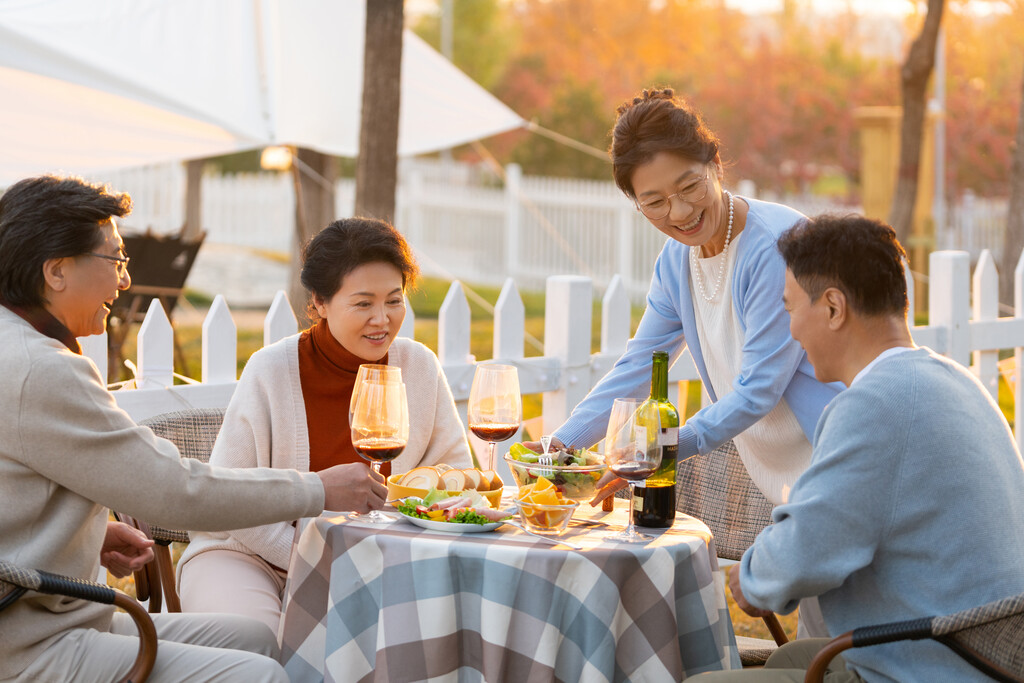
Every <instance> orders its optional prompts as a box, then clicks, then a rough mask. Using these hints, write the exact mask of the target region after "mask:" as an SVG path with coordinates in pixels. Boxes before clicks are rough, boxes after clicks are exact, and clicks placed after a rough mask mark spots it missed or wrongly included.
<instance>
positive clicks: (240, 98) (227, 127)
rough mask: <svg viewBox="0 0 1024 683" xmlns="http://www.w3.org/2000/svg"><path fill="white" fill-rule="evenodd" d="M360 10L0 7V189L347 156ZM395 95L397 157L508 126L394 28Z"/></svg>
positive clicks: (113, 3)
mask: <svg viewBox="0 0 1024 683" xmlns="http://www.w3.org/2000/svg"><path fill="white" fill-rule="evenodd" d="M365 1H366V0H218V1H217V2H210V1H209V0H145V1H140V0H0V98H2V100H3V107H0V186H3V185H6V184H9V183H10V182H12V181H14V180H17V179H19V178H22V177H25V176H28V175H33V174H38V173H43V172H71V173H94V172H95V171H98V170H103V169H110V168H118V167H126V166H137V165H142V164H147V163H155V162H158V161H168V160H177V159H180V160H184V159H194V158H201V157H206V156H213V155H217V154H223V153H227V152H233V151H238V150H243V149H253V148H257V147H263V146H267V145H276V144H291V145H296V146H299V147H308V148H312V149H315V150H318V151H320V152H324V153H327V154H334V155H338V156H349V157H353V156H356V154H357V152H358V144H359V122H360V108H361V92H362V78H363V37H364V27H365V4H364V3H365ZM370 1H372V0H370ZM401 87H402V102H401V110H400V122H399V135H398V152H399V154H400V155H403V156H405V155H414V154H420V153H425V152H430V151H435V150H439V149H445V148H448V147H452V146H454V145H458V144H462V143H464V142H469V141H471V140H475V139H479V138H483V137H487V136H490V135H494V134H496V133H500V132H503V131H506V130H510V129H512V128H517V127H519V126H522V125H524V122H523V120H522V119H521V118H520V117H519V116H518V115H517V114H516V113H515V112H513V111H512V110H511V109H509V108H508V107H506V106H505V105H504V104H502V103H501V102H499V101H498V100H497V99H495V98H494V97H493V96H491V95H490V94H489V93H487V92H486V91H485V90H483V88H481V87H480V86H478V85H477V84H476V83H474V82H473V81H472V80H471V79H470V78H468V77H467V76H466V75H465V74H463V73H462V72H461V71H459V70H458V69H456V68H455V67H454V66H452V65H451V64H450V63H449V62H448V61H447V60H445V59H444V58H443V57H442V56H441V55H439V54H438V53H437V52H436V51H434V50H433V49H432V48H430V47H429V46H428V45H427V44H426V43H424V42H423V41H422V40H420V39H419V38H418V37H417V36H416V35H415V34H413V33H411V32H410V31H406V32H405V37H404V43H403V51H402V84H401Z"/></svg>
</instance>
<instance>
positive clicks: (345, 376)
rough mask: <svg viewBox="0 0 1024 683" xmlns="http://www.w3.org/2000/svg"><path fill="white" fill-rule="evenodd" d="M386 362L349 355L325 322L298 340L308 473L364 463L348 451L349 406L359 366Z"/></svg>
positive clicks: (386, 467) (386, 466)
mask: <svg viewBox="0 0 1024 683" xmlns="http://www.w3.org/2000/svg"><path fill="white" fill-rule="evenodd" d="M387 362H388V357H387V354H384V357H383V358H381V359H378V360H365V359H363V358H360V357H358V356H356V355H355V354H353V353H352V352H351V351H349V350H348V349H346V348H345V347H344V346H342V345H341V344H339V343H338V340H337V339H335V338H334V336H333V335H332V334H331V331H330V329H328V327H327V321H326V320H320V322H318V323H317V324H316V325H314V326H313V327H311V328H309V329H308V330H306V331H305V332H303V333H302V335H301V336H300V337H299V383H300V385H301V386H302V401H303V403H304V404H305V406H306V425H307V428H308V429H309V471H310V472H319V471H321V470H325V469H327V468H328V467H332V466H334V465H342V464H346V463H352V462H362V463H365V462H366V461H365V460H364V459H363V458H361V457H359V454H358V453H356V451H355V449H354V448H352V432H351V431H350V430H349V427H348V409H349V402H350V401H351V399H352V389H353V387H354V386H355V383H356V374H357V373H358V372H359V366H360V365H362V364H363V363H379V364H381V365H386V364H387ZM380 471H381V474H383V475H384V476H385V477H386V476H388V475H389V474H390V473H391V463H384V464H383V465H382V466H381V470H380Z"/></svg>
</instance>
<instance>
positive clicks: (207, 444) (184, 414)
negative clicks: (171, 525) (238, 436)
mask: <svg viewBox="0 0 1024 683" xmlns="http://www.w3.org/2000/svg"><path fill="white" fill-rule="evenodd" d="M223 422H224V410H223V409H221V408H192V409H189V410H179V411H175V412H171V413H163V414H161V415H156V416H155V417H151V418H149V419H146V420H142V421H141V422H139V424H140V425H143V426H146V427H149V428H150V429H152V430H153V433H154V434H156V435H157V436H159V437H161V438H164V439H167V440H169V441H171V442H172V443H173V444H174V445H175V446H177V447H178V451H179V452H180V453H181V457H182V458H193V459H195V460H201V461H202V462H209V461H210V453H211V452H212V451H213V444H214V443H215V442H216V441H217V434H219V433H220V427H221V424H222V423H223ZM114 515H115V516H116V517H117V518H118V519H119V520H120V521H122V522H125V523H126V524H131V525H132V526H134V527H135V528H137V529H141V530H142V531H143V533H145V534H146V535H147V536H149V537H150V538H152V539H153V540H154V541H156V545H154V546H153V551H154V553H155V558H154V559H153V561H152V562H150V563H149V564H147V565H146V566H145V567H143V569H142V570H140V571H137V572H135V591H136V594H137V595H138V596H139V599H140V600H149V611H150V612H154V613H155V612H159V611H160V610H161V603H162V602H163V603H166V604H167V611H168V612H180V611H181V601H180V600H179V599H178V592H177V591H176V590H175V588H174V566H173V565H172V563H171V551H170V545H171V543H174V542H178V543H188V542H189V535H188V532H187V531H185V530H182V529H167V528H164V527H160V526H155V525H150V524H147V523H146V522H144V521H142V520H137V519H133V518H131V517H129V516H127V515H124V514H121V513H117V512H115V513H114Z"/></svg>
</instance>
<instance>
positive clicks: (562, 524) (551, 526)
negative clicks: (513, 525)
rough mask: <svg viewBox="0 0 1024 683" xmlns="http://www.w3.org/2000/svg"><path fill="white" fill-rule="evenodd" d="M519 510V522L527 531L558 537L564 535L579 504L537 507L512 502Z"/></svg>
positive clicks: (522, 502)
mask: <svg viewBox="0 0 1024 683" xmlns="http://www.w3.org/2000/svg"><path fill="white" fill-rule="evenodd" d="M512 502H513V503H515V506H516V508H517V509H518V510H519V520H520V521H521V522H522V523H523V526H525V527H526V528H527V529H529V530H530V531H532V532H533V533H535V534H544V535H551V536H558V535H560V534H563V533H565V530H566V529H567V528H568V527H569V520H570V519H572V515H573V513H574V512H576V508H578V507H579V506H580V504H579V503H577V502H575V501H572V502H570V503H567V504H566V505H539V504H537V503H527V502H525V501H522V500H514V501H512Z"/></svg>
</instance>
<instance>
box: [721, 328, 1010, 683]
mask: <svg viewBox="0 0 1024 683" xmlns="http://www.w3.org/2000/svg"><path fill="white" fill-rule="evenodd" d="M772 517H773V519H774V521H775V523H774V524H773V525H771V526H769V527H768V528H766V529H765V530H764V531H762V532H761V534H760V535H759V536H758V537H757V540H756V542H755V543H754V545H753V546H751V547H750V548H749V549H748V550H747V552H746V553H744V555H743V559H742V562H741V565H740V571H741V574H740V585H741V587H742V589H743V593H744V595H745V596H746V598H747V599H748V600H749V601H750V602H751V604H754V605H757V606H758V607H762V608H765V609H771V610H774V611H776V612H783V613H785V612H791V611H792V610H793V609H794V608H795V607H796V606H797V600H798V599H799V598H802V597H806V596H812V595H818V596H820V598H819V600H820V603H821V611H822V614H823V615H824V617H825V623H826V624H827V625H828V629H829V632H830V633H831V634H832V635H839V634H841V633H844V632H846V631H849V630H851V629H854V628H857V627H860V626H871V625H875V624H883V623H886V622H890V621H901V620H905V619H916V618H920V617H929V616H938V615H945V614H950V613H953V612H957V611H960V610H963V609H967V608H970V607H976V606H978V605H982V604H984V603H986V602H990V601H992V600H998V599H1000V598H1004V597H1008V596H1010V595H1015V594H1018V593H1024V463H1022V461H1021V456H1020V453H1019V451H1018V450H1017V447H1016V445H1015V443H1014V440H1013V434H1012V433H1011V432H1010V428H1009V425H1007V423H1006V420H1005V419H1004V418H1003V415H1002V413H1001V412H1000V411H999V408H998V407H997V406H996V404H995V403H994V402H993V401H992V399H991V398H990V397H989V395H988V393H987V392H986V391H985V390H984V388H983V387H982V386H981V384H980V383H979V382H978V381H977V379H975V377H974V376H973V375H971V374H970V373H969V372H968V371H967V370H966V369H964V368H963V367H962V366H961V365H958V364H957V363H954V362H952V361H950V360H948V359H946V358H943V357H941V356H938V355H936V354H935V353H934V352H932V351H931V350H929V349H926V348H920V349H916V350H913V351H910V352H907V353H902V354H899V355H896V356H892V357H889V358H885V359H883V360H881V361H879V363H878V364H877V365H876V366H875V367H874V368H872V369H871V370H870V371H869V372H868V373H867V374H866V375H864V376H863V377H862V378H860V379H859V380H858V381H857V382H856V383H854V385H853V386H852V387H850V388H849V389H847V390H846V391H844V392H843V393H842V394H840V395H839V396H838V397H836V399H834V400H833V401H832V403H831V404H830V405H829V406H828V408H826V410H825V413H824V415H822V418H821V422H820V424H819V425H818V429H817V433H816V435H815V440H814V455H813V456H812V460H811V465H810V467H809V468H808V469H807V470H806V471H805V472H804V474H803V475H801V476H800V478H799V479H798V480H797V482H796V485H795V486H794V487H793V491H792V492H791V494H790V498H789V503H787V504H785V505H780V506H778V507H776V508H775V511H774V513H773V515H772ZM843 656H844V657H845V658H846V660H847V663H848V665H849V666H850V667H851V668H853V669H856V671H857V673H859V674H860V675H861V676H862V677H863V678H864V679H865V680H867V681H902V682H904V683H906V682H908V681H922V682H925V681H927V682H931V681H968V680H989V679H988V678H986V677H985V676H983V675H981V674H980V673H979V672H978V671H977V670H975V669H974V668H973V667H971V666H970V665H968V664H966V663H964V662H963V661H962V660H961V659H960V658H959V657H958V656H957V655H955V654H953V653H952V651H951V650H949V649H948V648H946V646H944V645H941V644H939V643H937V642H935V641H932V640H922V641H904V642H900V643H890V644H886V645H875V646H872V647H865V648H857V649H853V650H848V651H847V652H845V653H843Z"/></svg>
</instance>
